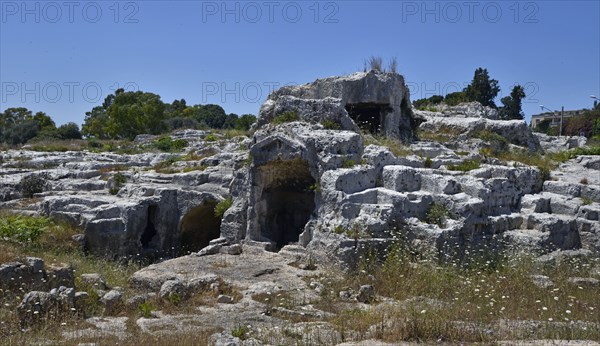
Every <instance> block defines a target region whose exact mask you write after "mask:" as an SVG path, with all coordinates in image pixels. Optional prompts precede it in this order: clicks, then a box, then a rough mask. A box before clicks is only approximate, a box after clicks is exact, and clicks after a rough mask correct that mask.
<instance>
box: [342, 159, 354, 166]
mask: <svg viewBox="0 0 600 346" xmlns="http://www.w3.org/2000/svg"><path fill="white" fill-rule="evenodd" d="M354 166H356V161H354V160H352V159H349V158H344V159H343V160H342V168H352V167H354Z"/></svg>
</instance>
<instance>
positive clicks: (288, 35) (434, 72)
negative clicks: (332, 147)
mask: <svg viewBox="0 0 600 346" xmlns="http://www.w3.org/2000/svg"><path fill="white" fill-rule="evenodd" d="M370 55H379V56H382V57H384V58H385V59H388V58H389V57H393V56H395V57H397V58H398V65H399V72H400V73H401V74H403V75H404V76H405V77H406V80H407V82H408V83H409V86H410V88H411V93H412V99H413V100H415V99H418V98H422V97H428V96H431V95H433V94H440V93H441V94H443V93H445V92H452V91H456V90H457V86H460V87H462V86H464V84H465V83H468V82H469V81H470V80H471V78H472V76H473V72H474V70H475V69H476V68H477V67H485V68H487V69H488V70H489V72H490V75H491V77H492V78H495V79H497V80H499V82H500V86H501V88H502V93H503V94H507V93H509V92H510V89H511V87H512V86H513V85H514V84H521V85H524V86H525V88H526V92H527V94H528V97H527V99H526V100H525V103H524V111H525V113H526V116H527V118H529V117H530V116H531V114H535V113H539V106H538V105H539V104H543V105H545V106H547V107H549V108H552V109H559V108H560V107H561V106H564V107H565V109H578V108H584V107H586V108H590V107H591V105H592V100H591V99H590V97H589V95H596V96H598V97H600V5H599V1H519V2H516V1H495V2H493V1H471V2H466V1H456V2H454V1H450V2H448V1H439V2H434V1H429V2H423V1H397V2H393V1H379V2H377V1H321V2H314V1H308V2H301V1H296V2H294V1H256V2H241V1H227V2H222V1H145V0H144V1H120V2H118V3H117V2H115V1H96V2H79V1H57V2H47V1H44V2H41V1H6V0H1V1H0V82H1V83H0V85H1V87H2V90H1V95H0V97H1V99H0V102H1V103H0V111H1V110H4V109H6V108H9V107H27V108H29V109H31V110H33V111H44V112H46V113H48V114H49V115H51V116H52V117H53V118H54V119H55V120H56V122H57V123H59V124H60V123H65V122H68V121H74V122H76V123H78V124H81V123H82V122H83V118H84V116H85V112H86V111H88V110H90V109H91V108H92V107H94V106H96V105H99V104H101V103H102V100H103V99H104V97H105V96H106V95H107V94H109V93H112V92H113V91H114V90H115V88H116V87H126V88H127V89H129V90H134V89H139V90H143V91H150V92H154V93H157V94H159V95H161V96H162V99H163V101H165V102H172V101H173V100H174V99H175V98H177V99H180V98H185V99H186V100H187V103H188V104H196V103H202V104H204V103H216V104H220V105H222V106H223V107H224V108H225V110H226V111H227V112H233V113H237V114H243V113H253V114H257V112H258V109H259V108H260V105H261V103H262V102H263V101H264V100H265V99H266V97H267V94H268V92H269V91H270V90H271V89H272V88H273V87H274V86H277V85H284V84H301V83H306V82H310V81H313V80H314V79H316V78H320V77H327V76H333V75H341V74H348V73H352V72H354V71H358V70H362V68H363V61H364V60H365V58H367V57H369V56H370ZM499 100H500V96H499V97H498V100H497V103H498V104H499V103H500V102H499Z"/></svg>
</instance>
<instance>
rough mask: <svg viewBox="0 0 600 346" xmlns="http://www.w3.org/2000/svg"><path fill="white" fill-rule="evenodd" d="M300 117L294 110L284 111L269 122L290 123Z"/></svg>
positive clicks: (277, 123)
mask: <svg viewBox="0 0 600 346" xmlns="http://www.w3.org/2000/svg"><path fill="white" fill-rule="evenodd" d="M298 120H300V117H299V116H298V113H297V112H295V111H290V112H285V113H283V114H281V115H278V116H276V117H275V118H273V120H271V124H275V125H280V124H284V123H291V122H292V121H298Z"/></svg>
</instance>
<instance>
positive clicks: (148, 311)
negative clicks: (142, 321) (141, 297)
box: [138, 302, 156, 318]
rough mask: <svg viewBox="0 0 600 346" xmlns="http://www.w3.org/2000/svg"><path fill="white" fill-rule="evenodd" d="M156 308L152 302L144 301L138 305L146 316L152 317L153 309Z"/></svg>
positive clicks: (141, 313)
mask: <svg viewBox="0 0 600 346" xmlns="http://www.w3.org/2000/svg"><path fill="white" fill-rule="evenodd" d="M154 309H156V308H155V307H154V305H152V303H150V302H143V303H141V304H140V305H139V306H138V310H139V312H140V315H141V316H142V317H144V318H150V317H152V311H154Z"/></svg>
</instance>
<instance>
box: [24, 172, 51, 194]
mask: <svg viewBox="0 0 600 346" xmlns="http://www.w3.org/2000/svg"><path fill="white" fill-rule="evenodd" d="M47 180H48V176H47V175H46V174H37V175H28V176H26V177H23V178H22V179H21V181H20V182H19V188H20V190H21V194H22V195H23V197H25V198H32V197H33V195H34V194H36V193H41V192H44V189H45V188H46V182H47Z"/></svg>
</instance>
